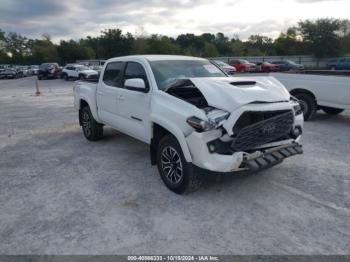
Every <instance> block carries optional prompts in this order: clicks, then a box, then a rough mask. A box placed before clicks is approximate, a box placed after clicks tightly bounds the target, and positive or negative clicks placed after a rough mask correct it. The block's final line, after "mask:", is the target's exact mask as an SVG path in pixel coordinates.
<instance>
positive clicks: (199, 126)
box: [187, 112, 230, 132]
mask: <svg viewBox="0 0 350 262" xmlns="http://www.w3.org/2000/svg"><path fill="white" fill-rule="evenodd" d="M229 116H230V114H229V113H227V112H223V114H221V115H218V116H215V117H213V118H209V119H208V120H203V119H200V118H198V117H196V116H191V117H189V118H187V124H189V125H190V126H191V127H193V128H194V129H195V130H196V131H198V132H206V131H210V130H213V129H216V128H218V127H219V126H220V125H221V124H222V122H223V121H224V120H226V119H227V118H228V117H229Z"/></svg>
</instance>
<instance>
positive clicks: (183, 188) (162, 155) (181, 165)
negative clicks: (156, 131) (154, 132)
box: [157, 135, 201, 194]
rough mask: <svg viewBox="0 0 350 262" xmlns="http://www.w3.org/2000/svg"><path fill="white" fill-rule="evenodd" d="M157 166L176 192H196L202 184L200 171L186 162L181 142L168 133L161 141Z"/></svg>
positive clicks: (169, 186)
mask: <svg viewBox="0 0 350 262" xmlns="http://www.w3.org/2000/svg"><path fill="white" fill-rule="evenodd" d="M157 166H158V171H159V174H160V177H161V179H162V180H163V182H164V184H165V185H166V186H167V187H168V188H169V189H170V190H171V191H173V192H175V193H176V194H184V193H190V192H194V191H196V190H197V189H198V188H199V187H200V185H201V181H200V179H199V173H198V171H197V170H196V168H195V167H194V166H193V165H192V164H191V163H187V162H186V160H185V157H184V155H183V153H182V150H181V147H180V145H179V143H178V142H177V140H176V138H175V137H174V136H172V135H166V136H164V137H163V138H162V139H161V140H160V141H159V144H158V148H157Z"/></svg>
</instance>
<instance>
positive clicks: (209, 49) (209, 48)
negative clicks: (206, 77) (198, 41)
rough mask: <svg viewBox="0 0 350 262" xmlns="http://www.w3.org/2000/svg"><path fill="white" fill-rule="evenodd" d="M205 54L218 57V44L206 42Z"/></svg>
mask: <svg viewBox="0 0 350 262" xmlns="http://www.w3.org/2000/svg"><path fill="white" fill-rule="evenodd" d="M203 56H204V57H216V56H219V51H218V50H217V49H216V46H215V45H214V44H211V43H208V42H206V43H205V44H204V50H203Z"/></svg>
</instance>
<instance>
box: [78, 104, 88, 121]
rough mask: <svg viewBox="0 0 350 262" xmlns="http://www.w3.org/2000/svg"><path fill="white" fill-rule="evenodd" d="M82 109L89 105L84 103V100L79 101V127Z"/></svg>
mask: <svg viewBox="0 0 350 262" xmlns="http://www.w3.org/2000/svg"><path fill="white" fill-rule="evenodd" d="M84 107H89V104H88V103H87V102H86V101H85V100H83V99H82V100H80V107H79V108H80V109H79V125H81V110H82V109H83V108H84Z"/></svg>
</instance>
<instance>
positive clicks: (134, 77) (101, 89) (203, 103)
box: [73, 55, 303, 194]
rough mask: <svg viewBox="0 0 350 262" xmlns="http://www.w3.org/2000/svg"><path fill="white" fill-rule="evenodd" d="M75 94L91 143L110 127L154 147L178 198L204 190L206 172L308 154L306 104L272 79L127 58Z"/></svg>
mask: <svg viewBox="0 0 350 262" xmlns="http://www.w3.org/2000/svg"><path fill="white" fill-rule="evenodd" d="M73 90H74V106H75V108H76V109H77V110H78V112H79V113H78V115H79V124H80V125H81V127H82V131H83V134H84V136H85V137H86V139H88V140H90V141H95V140H98V139H101V138H102V136H103V128H104V125H109V126H111V127H112V128H115V129H117V130H119V131H121V132H123V133H125V134H127V135H130V136H132V137H134V138H136V139H138V140H140V141H142V142H145V143H147V144H149V145H150V150H149V152H150V159H151V164H153V165H158V170H159V174H160V177H161V178H162V180H163V181H164V184H165V185H166V186H167V187H168V188H169V189H170V190H172V191H174V192H176V193H179V194H182V193H185V192H189V191H193V190H195V189H197V188H198V187H199V186H200V181H201V179H200V175H201V174H202V172H201V171H203V170H209V171H211V172H222V173H231V172H235V171H244V170H245V171H248V170H250V171H254V172H256V171H259V170H263V169H266V168H269V167H272V166H274V165H276V164H279V163H281V162H282V161H283V160H284V159H286V158H288V157H290V156H293V155H297V154H301V153H302V147H301V136H302V130H303V115H302V112H301V110H300V105H299V103H298V102H297V100H296V99H294V98H293V97H291V96H290V94H289V93H288V91H287V90H286V89H285V88H284V86H283V85H282V84H281V83H280V82H278V81H276V80H275V79H274V78H273V77H253V76H252V77H246V78H243V77H228V76H227V75H226V74H225V73H224V72H222V71H221V70H220V69H219V68H217V67H216V66H215V65H213V64H211V62H210V61H208V60H206V59H202V58H194V57H186V56H170V55H169V56H164V55H163V56H159V55H148V56H127V57H118V58H113V59H110V60H108V61H107V62H106V65H105V67H104V69H103V71H102V72H101V75H100V78H99V82H98V83H89V82H87V81H77V82H76V84H75V86H74V88H73ZM114 157H115V156H114ZM209 173H210V172H209Z"/></svg>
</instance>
